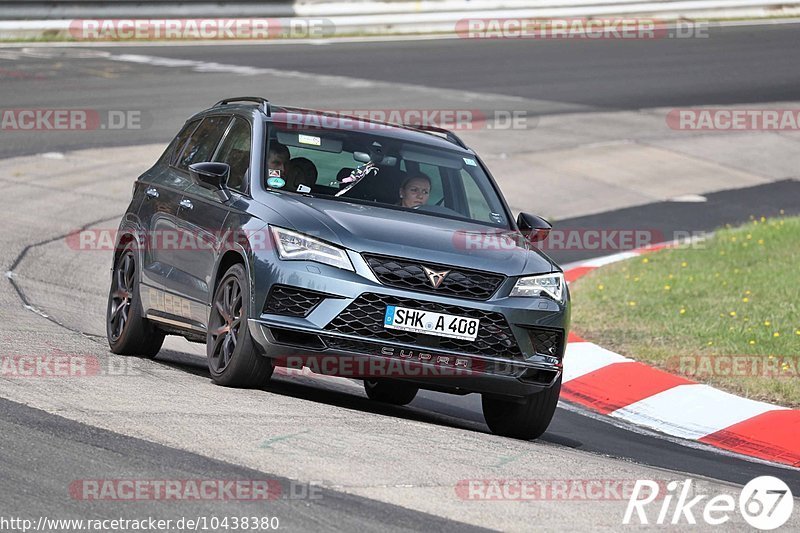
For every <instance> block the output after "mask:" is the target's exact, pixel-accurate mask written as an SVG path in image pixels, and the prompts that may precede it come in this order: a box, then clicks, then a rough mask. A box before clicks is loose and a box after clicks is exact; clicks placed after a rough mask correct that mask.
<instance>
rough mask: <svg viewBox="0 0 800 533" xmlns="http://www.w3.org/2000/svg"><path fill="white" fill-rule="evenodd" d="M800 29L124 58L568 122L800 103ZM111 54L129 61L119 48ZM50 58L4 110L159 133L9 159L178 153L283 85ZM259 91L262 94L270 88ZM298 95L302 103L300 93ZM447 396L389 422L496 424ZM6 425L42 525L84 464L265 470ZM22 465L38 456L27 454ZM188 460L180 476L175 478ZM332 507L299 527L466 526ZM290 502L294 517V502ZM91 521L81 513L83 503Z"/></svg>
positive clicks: (161, 52)
mask: <svg viewBox="0 0 800 533" xmlns="http://www.w3.org/2000/svg"><path fill="white" fill-rule="evenodd" d="M797 30H798V27H797V26H774V27H765V28H759V29H758V30H756V29H752V28H728V29H720V30H712V32H714V33H712V35H713V37H714V38H712V39H708V40H700V39H687V40H682V41H666V40H665V41H654V42H651V43H626V42H614V41H606V42H600V43H594V44H593V45H592V46H587V43H583V42H535V43H532V42H520V41H486V42H470V41H463V40H436V41H417V42H402V41H401V42H392V43H370V44H355V43H350V44H330V45H324V46H308V45H292V44H281V45H274V46H267V47H258V46H235V45H228V46H203V47H179V46H175V47H140V48H129V47H126V49H125V53H130V54H134V53H140V54H149V55H157V56H159V57H170V58H183V59H196V60H203V61H216V62H219V63H225V64H235V65H246V66H254V67H265V68H277V69H290V70H292V71H300V72H307V73H313V74H328V75H336V76H355V77H358V78H365V77H367V78H370V79H375V80H380V81H382V82H390V83H391V82H398V83H409V82H413V83H416V84H423V85H427V86H431V87H441V88H443V89H448V88H449V89H463V90H467V91H476V92H481V91H488V92H491V93H494V94H506V95H508V96H512V97H513V96H521V97H524V98H528V99H536V100H543V101H547V102H555V103H556V105H552V106H550V109H551V110H552V111H553V112H565V111H568V110H573V111H574V110H578V109H580V110H582V111H591V110H592V109H596V110H602V109H636V108H639V107H657V106H691V105H709V104H712V105H714V104H719V105H722V104H732V103H758V102H773V101H792V100H800V83H799V82H800V73H798V71H797V69H796V65H797V64H798V63H799V62H800V61H798V60H800V57H798V56H800V51H798V50H797V48H796V46H795V43H796V36H797ZM717 32H718V33H717ZM642 44H644V45H645V46H642ZM108 51H110V52H112V53H119V49H117V48H109V49H108ZM42 61H43V62H42V63H41V64H39V63H37V60H35V59H31V58H30V57H28V58H23V59H18V60H15V61H14V62H12V63H4V64H3V68H4V69H5V71H0V75H1V76H3V83H2V84H0V94H2V101H3V106H4V107H6V108H14V107H19V108H22V107H37V106H41V107H58V106H59V105H60V106H62V107H65V108H66V107H77V106H81V105H83V106H90V105H93V106H106V107H107V108H115V107H114V103H115V102H120V101H124V102H126V106H125V107H126V108H130V109H144V110H146V111H147V113H148V114H149V115H148V116H149V120H151V123H150V124H151V126H152V127H149V128H147V129H145V130H143V131H141V132H122V133H120V134H119V135H108V134H104V133H102V132H96V135H91V134H82V135H75V133H65V134H48V133H41V132H16V133H14V134H8V133H3V142H2V143H0V156H1V157H9V156H12V155H20V154H23V153H40V152H45V151H64V150H70V149H77V148H85V147H101V146H122V145H132V144H142V143H154V142H166V141H167V140H169V139H170V138H171V136H172V135H173V134H174V132H175V130H176V129H177V127H179V125H180V123H181V122H182V120H184V119H185V117H186V116H187V115H188V114H190V113H191V112H194V111H196V110H198V109H200V108H202V107H205V106H207V105H208V104H209V102H213V101H215V100H216V99H218V95H220V94H222V95H229V94H231V93H234V94H238V93H252V94H265V95H269V94H270V91H269V87H264V88H263V90H260V91H257V90H256V89H257V88H258V87H257V84H256V83H254V82H249V81H244V82H243V81H242V80H241V79H238V78H230V79H226V77H225V76H223V75H208V76H203V75H198V74H196V73H191V72H186V71H185V70H182V69H173V70H166V69H157V68H149V67H147V66H142V67H139V66H135V65H128V64H122V65H117V66H116V68H110V67H109V66H108V65H107V64H100V63H101V62H100V61H98V64H96V65H95V64H94V63H93V60H91V59H90V60H86V59H81V60H75V59H73V58H71V57H70V56H69V54H65V55H64V57H62V58H61V59H58V58H56V59H53V57H50V58H48V59H46V60H42ZM43 66H44V68H43ZM11 71H13V72H16V73H19V72H22V73H27V74H31V73H36V75H37V76H38V77H33V78H31V77H26V76H20V75H17V74H15V75H9V74H8V72H11ZM234 82H235V83H234ZM258 82H259V83H263V80H258ZM240 89H241V90H240ZM296 98H298V100H299V99H300V96H296ZM324 101H325V94H324V92H319V91H317V92H316V101H312V102H299V101H297V102H291V103H295V104H305V105H308V106H310V107H314V106H318V107H325V106H324V104H323V102H324ZM176 102H177V103H176ZM351 105H352V104H351ZM546 109H548V108H547V106H543V107H542V108H541V112H546V111H545V110H546ZM70 135H72V137H70ZM787 195H790V196H791V195H794V197H795V198H797V182H786V183H778V184H772V185H766V186H762V187H758V188H754V189H752V190H736V191H726V192H720V193H717V194H716V195H710V196H709V203H708V204H704V208H703V207H701V206H693V205H687V204H673V203H662V204H654V205H650V206H642V207H638V208H630V209H627V210H622V211H617V212H612V213H603V214H599V215H592V216H590V217H580V218H576V219H571V220H564V221H560V224H561V225H563V227H586V226H591V225H602V226H603V227H614V225H624V227H651V228H652V227H658V228H661V229H662V230H663V231H664V232H669V231H670V230H671V229H677V228H680V229H686V228H691V229H693V230H711V229H713V228H715V227H718V226H719V225H721V224H725V223H736V222H740V221H744V220H747V218H748V217H749V216H750V215H752V214H759V215H760V214H774V213H775V212H776V211H777V210H778V209H785V208H787V207H790V206H791V204H790V205H789V206H787V203H786V198H787ZM709 206H710V207H709ZM794 206H795V207H796V206H797V202H794ZM676 220H680V221H681V222H680V223H677V222H675V221H676ZM29 244H34V241H31V242H30V243H29ZM554 255H555V256H556V259H557V260H560V261H566V260H575V259H583V258H586V257H588V256H590V255H591V254H590V253H584V254H582V255H581V256H580V257H577V256H561V257H559V256H558V254H554ZM6 266H7V267H8V266H10V265H6ZM102 279H103V280H105V277H103V278H102ZM169 364H170V365H172V366H173V367H174V368H177V369H179V370H182V371H184V372H187V373H190V374H197V375H201V376H207V374H206V373H205V372H204V370H203V368H202V365H200V366H198V365H197V364H196V362H195V363H187V362H185V361H182V360H177V361H172V360H171V361H170V363H169ZM278 392H279V393H280V394H285V395H288V396H293V397H300V398H303V399H307V400H311V401H314V402H319V403H320V404H328V405H334V406H339V407H344V408H348V409H356V410H362V411H366V412H372V411H370V408H369V407H365V405H364V402H363V399H361V398H360V397H357V396H354V395H352V394H349V393H343V392H340V391H328V390H317V389H315V388H309V387H293V386H289V387H288V388H285V389H283V390H279V391H278ZM449 399H450V398H449V397H448V396H443V395H438V394H433V393H421V394H420V396H419V397H418V399H417V400H415V401H414V402H413V404H412V406H411V407H410V408H408V409H388V410H379V411H378V412H379V413H381V414H384V415H388V416H393V417H397V418H398V419H403V418H406V417H407V418H410V419H413V420H421V421H424V422H426V423H431V424H443V425H444V426H447V425H448V423H446V422H443V421H442V420H443V419H448V420H449V419H450V417H453V418H455V419H458V420H460V421H462V422H461V423H458V424H456V425H457V426H459V425H460V426H462V427H469V428H474V427H477V426H480V425H481V424H482V422H483V420H482V415H481V413H480V402H479V398H478V397H477V396H474V395H473V396H471V397H468V399H459V401H458V402H451V401H449ZM463 400H466V401H463ZM0 425H2V426H3V431H2V432H0V434H2V439H3V446H2V447H0V449H2V450H3V452H2V457H1V458H2V460H3V462H4V464H6V465H8V466H7V467H6V468H4V469H3V471H4V476H8V478H7V480H8V482H4V483H3V487H4V490H2V494H0V501H1V502H2V503H3V506H4V508H25V509H26V510H27V511H30V512H29V513H28V514H36V513H38V512H39V511H41V513H44V512H45V511H48V509H49V510H54V511H59V510H64V511H65V512H66V513H67V514H69V513H70V512H73V513H74V512H77V511H76V508H72V509H70V508H69V504H68V503H67V504H64V507H63V508H62V509H58V508H57V509H53V508H52V506H51V507H48V505H47V502H48V501H49V502H51V503H52V502H53V501H54V500H53V499H52V498H48V497H47V495H48V491H55V490H56V489H54V487H55V486H59V485H57V484H56V483H55V482H54V481H53V476H56V477H57V478H58V479H62V480H64V481H66V480H70V479H76V478H78V477H80V475H81V474H80V473H81V472H82V470H81V465H82V464H84V463H85V462H86V461H99V462H101V463H103V464H104V465H106V467H107V472H108V474H109V475H108V476H107V477H114V475H115V473H116V475H118V473H119V472H127V473H128V475H129V477H147V476H148V475H150V476H154V475H156V474H155V473H158V472H160V471H163V470H164V469H165V468H167V467H166V466H165V465H166V464H167V463H169V465H170V466H169V469H170V471H171V472H172V473H171V475H172V476H173V477H174V476H176V475H178V474H176V472H179V473H182V474H184V477H187V478H188V477H192V476H193V475H195V474H196V475H197V476H198V477H199V476H200V475H203V476H206V475H207V476H209V477H220V478H225V477H226V476H227V477H229V478H230V477H238V476H245V475H252V472H246V471H244V470H242V468H243V467H239V466H236V465H233V464H230V463H227V462H221V461H214V460H212V459H208V458H207V457H203V456H200V455H196V454H191V453H188V452H183V451H180V450H176V449H173V448H170V447H166V446H161V445H157V444H151V443H147V442H144V441H139V440H136V439H130V438H129V437H124V436H122V435H117V434H114V433H112V432H108V431H105V430H98V429H96V428H92V427H90V426H86V425H81V424H78V423H75V422H72V421H69V420H66V419H62V418H60V417H57V416H54V415H52V414H48V413H44V412H42V411H38V410H33V409H30V408H27V407H24V406H21V405H19V404H16V403H14V402H9V401H7V400H3V401H2V408H0ZM484 431H485V429H484ZM542 440H543V441H544V442H545V443H550V444H552V445H555V446H556V447H564V448H570V449H573V450H577V451H580V452H586V453H587V454H589V455H593V454H598V455H601V456H610V457H619V458H623V459H625V460H629V461H633V462H636V463H641V464H644V465H651V466H654V467H658V468H663V469H666V470H667V471H669V472H673V473H688V474H691V475H697V476H704V477H708V478H712V479H719V480H723V481H729V482H733V483H737V484H743V483H746V482H747V481H749V480H750V479H752V478H753V477H755V476H757V475H775V476H777V477H780V478H781V479H783V480H784V481H786V482H787V483H788V484H789V486H790V487H791V488H792V490H793V491H795V494H799V493H800V474H798V472H797V471H793V470H787V469H782V468H776V467H772V466H768V465H764V464H761V463H756V462H751V461H747V460H742V459H739V458H736V457H730V456H726V455H720V454H718V453H715V452H713V451H710V450H707V449H697V448H689V447H686V446H683V445H681V444H679V443H676V442H672V441H669V440H666V439H663V438H661V437H659V436H657V435H647V434H641V433H638V432H634V431H628V430H626V429H623V428H620V427H617V426H614V425H611V424H609V423H608V422H606V421H603V420H602V419H596V418H593V417H589V416H585V415H584V414H581V413H578V412H575V411H572V410H565V409H559V410H558V412H557V414H556V416H555V418H554V420H553V423H552V425H551V426H550V429H549V430H548V432H547V433H546V434H545V436H544V437H543V438H542ZM98 454H99V455H98ZM22 456H27V457H28V458H27V459H21V457H22ZM35 458H39V459H40V460H37V459H35ZM163 458H169V461H166V459H164V461H166V462H161V461H162V459H163ZM45 463H46V464H48V465H49V467H48V468H46V469H42V468H41V464H45ZM37 464H38V465H39V466H38V467H37V466H36V465H37ZM175 464H179V465H180V468H179V469H176V468H175ZM209 473H211V474H209ZM676 475H677V474H676ZM97 477H103V475H100V474H99V475H98V476H97ZM287 482H288V481H287ZM12 487H15V488H13V489H12ZM21 487H24V490H21ZM23 493H24V494H39V496H40V497H39V498H38V499H36V498H35V499H34V500H33V501H34V502H35V505H34V504H32V500H31V499H30V498H29V497H28V498H25V499H22V498H20V497H19V494H23ZM324 502H325V503H324V504H320V505H318V506H314V505H312V506H311V509H305V510H304V511H303V512H302V513H296V514H293V515H292V516H299V517H300V518H298V519H297V521H296V523H295V525H296V526H297V527H298V528H311V529H315V528H316V529H330V528H332V527H338V526H341V527H346V525H347V524H348V520H349V521H351V523H352V526H353V528H355V527H358V526H360V527H364V528H366V529H370V530H374V529H378V528H383V527H384V526H386V525H387V524H400V523H402V524H405V525H406V526H407V528H408V529H423V528H428V527H435V528H436V529H442V530H448V529H451V528H464V527H467V526H466V525H465V524H460V523H456V522H452V521H446V520H443V519H438V518H435V517H432V516H429V515H425V514H422V513H417V512H415V511H410V510H406V509H403V508H400V507H397V506H391V505H387V504H383V503H379V502H375V501H372V500H367V499H365V498H359V497H357V496H349V495H342V494H340V493H336V492H333V491H331V492H330V494H327V497H326V498H325V500H324ZM306 503H307V502H306ZM282 505H284V504H282ZM285 505H287V506H290V505H291V502H288V503H285ZM159 509H161V508H159ZM287 509H288V508H287ZM78 510H80V511H81V512H82V513H83V512H84V511H85V507H80V508H79V509H78ZM138 510H140V509H137V511H138ZM195 510H197V509H196V508H195ZM237 510H238V509H237ZM27 511H26V512H27ZM107 511H108V508H107V507H104V508H103V509H102V512H103V513H105V514H107ZM139 514H141V513H139ZM200 514H202V513H200ZM231 514H233V513H231ZM61 516H65V515H64V514H62V515H61ZM84 516H85V514H84ZM326 517H327V518H326ZM328 519H329V520H328ZM301 520H307V522H302V521H301Z"/></svg>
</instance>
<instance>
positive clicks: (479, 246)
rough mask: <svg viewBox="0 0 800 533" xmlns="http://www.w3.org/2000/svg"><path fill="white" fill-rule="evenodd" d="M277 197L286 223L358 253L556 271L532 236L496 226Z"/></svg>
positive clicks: (518, 271) (512, 272)
mask: <svg viewBox="0 0 800 533" xmlns="http://www.w3.org/2000/svg"><path fill="white" fill-rule="evenodd" d="M272 200H276V202H270V204H271V205H269V207H271V208H272V209H273V210H275V211H277V212H278V213H280V214H281V215H282V216H283V218H285V220H286V223H285V224H284V226H286V227H289V228H290V229H294V230H296V231H299V232H301V233H305V234H308V235H311V236H314V237H318V238H320V239H323V240H326V241H329V242H333V243H336V244H341V245H342V246H344V247H345V248H349V249H350V250H354V251H356V252H359V253H373V254H381V255H389V256H394V257H404V258H409V259H416V260H419V261H423V262H427V263H440V264H443V265H453V266H460V267H463V268H469V269H475V270H484V271H489V272H500V273H503V274H505V275H507V276H518V275H522V274H538V273H545V272H552V271H553V270H557V267H555V265H554V264H553V263H552V262H551V261H550V259H549V258H548V257H547V256H546V255H544V253H542V252H541V251H540V250H538V249H536V248H534V247H532V246H530V244H529V243H527V241H525V240H524V239H512V238H509V231H508V230H502V229H498V228H495V227H492V226H485V225H481V224H475V223H470V222H466V221H461V220H453V219H448V218H444V217H441V216H432V215H425V214H423V213H420V212H411V211H403V210H399V209H398V210H395V209H389V208H384V207H379V206H373V205H363V204H356V203H350V202H345V201H339V200H332V199H327V198H317V197H310V196H299V195H288V194H281V195H280V198H272ZM277 201H279V202H280V203H279V204H278V203H277ZM517 235H518V234H517Z"/></svg>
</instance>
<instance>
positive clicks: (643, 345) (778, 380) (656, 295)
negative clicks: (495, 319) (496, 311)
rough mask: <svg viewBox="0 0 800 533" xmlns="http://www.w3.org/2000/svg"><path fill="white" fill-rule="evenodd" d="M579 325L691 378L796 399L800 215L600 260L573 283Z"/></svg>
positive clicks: (600, 340) (799, 391) (594, 337)
mask: <svg viewBox="0 0 800 533" xmlns="http://www.w3.org/2000/svg"><path fill="white" fill-rule="evenodd" d="M570 289H571V293H572V299H573V307H572V309H573V312H572V313H573V314H572V319H573V323H572V326H573V329H574V331H575V332H576V333H577V334H578V335H580V336H582V337H584V338H586V339H587V340H591V341H592V342H596V343H597V344H600V345H601V346H603V347H604V348H608V349H610V350H613V351H615V352H617V353H620V354H623V355H625V356H628V357H631V358H633V359H637V360H640V361H643V362H646V363H648V364H652V365H654V366H657V367H660V368H663V369H665V370H667V371H669V372H672V373H676V374H682V375H685V376H686V377H688V378H689V379H692V380H695V381H701V382H705V383H709V384H712V385H714V386H717V387H719V388H721V389H724V390H727V391H730V392H733V393H735V394H739V395H742V396H746V397H748V398H753V399H758V400H765V401H769V402H773V403H777V404H781V405H786V406H792V407H800V368H798V367H799V366H800V218H784V217H781V218H775V219H769V220H767V219H765V218H763V217H762V218H761V219H755V220H753V221H752V222H750V223H749V224H747V225H745V226H743V227H740V228H729V227H728V228H725V229H721V230H718V231H717V232H715V234H714V236H713V237H712V238H710V239H708V240H706V241H704V242H702V243H699V244H694V245H689V246H686V247H680V248H673V249H665V250H661V251H658V252H654V253H651V254H647V255H644V256H641V257H637V258H635V259H631V260H628V261H624V262H621V263H617V264H612V265H609V266H607V267H604V268H601V269H598V270H595V271H594V272H592V273H591V274H589V275H587V276H585V277H583V278H581V279H580V280H578V281H576V282H575V283H574V284H573V285H572V286H571V288H570Z"/></svg>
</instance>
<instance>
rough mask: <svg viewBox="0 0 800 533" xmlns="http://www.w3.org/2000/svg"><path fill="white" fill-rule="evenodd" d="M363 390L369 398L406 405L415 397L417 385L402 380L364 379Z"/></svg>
mask: <svg viewBox="0 0 800 533" xmlns="http://www.w3.org/2000/svg"><path fill="white" fill-rule="evenodd" d="M364 391H365V392H366V393H367V397H369V399H370V400H375V401H376V402H383V403H390V404H392V405H406V404H408V403H411V400H413V399H414V397H416V395H417V392H418V391H419V387H415V386H414V385H409V384H408V383H403V382H402V381H386V380H371V379H365V380H364Z"/></svg>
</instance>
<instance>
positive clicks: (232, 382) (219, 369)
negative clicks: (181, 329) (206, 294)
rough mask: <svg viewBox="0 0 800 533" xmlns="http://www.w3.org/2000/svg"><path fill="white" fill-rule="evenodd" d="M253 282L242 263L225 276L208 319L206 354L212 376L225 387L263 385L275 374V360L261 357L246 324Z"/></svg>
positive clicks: (218, 287)
mask: <svg viewBox="0 0 800 533" xmlns="http://www.w3.org/2000/svg"><path fill="white" fill-rule="evenodd" d="M249 301H250V285H249V283H248V282H247V275H246V273H245V270H244V267H243V266H242V265H233V266H232V267H231V268H229V269H228V271H227V272H226V273H225V275H224V276H223V277H222V280H221V281H220V283H219V285H218V286H217V289H216V291H214V300H213V305H212V307H211V314H210V316H209V320H208V333H207V335H206V354H207V356H208V370H209V372H210V373H211V379H213V380H214V383H216V384H218V385H224V386H226V387H242V388H251V387H260V386H261V385H263V384H265V383H266V382H267V381H268V380H269V378H270V377H271V376H272V371H273V369H274V367H273V366H272V361H270V360H269V359H267V358H266V357H262V356H261V355H259V353H258V349H257V347H256V345H255V343H254V342H253V338H252V337H251V336H250V330H249V328H248V327H247V302H249Z"/></svg>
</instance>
